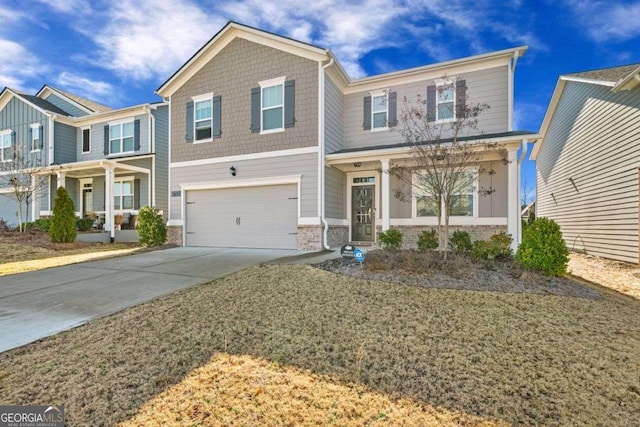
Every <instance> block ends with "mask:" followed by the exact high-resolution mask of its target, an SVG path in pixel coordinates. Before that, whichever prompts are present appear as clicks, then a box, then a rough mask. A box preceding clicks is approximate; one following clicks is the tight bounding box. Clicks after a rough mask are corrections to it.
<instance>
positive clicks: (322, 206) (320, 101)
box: [318, 58, 334, 250]
mask: <svg viewBox="0 0 640 427" xmlns="http://www.w3.org/2000/svg"><path fill="white" fill-rule="evenodd" d="M333 63H334V60H333V58H331V59H330V60H329V62H328V63H326V64H325V65H323V66H321V67H319V71H318V74H319V76H318V108H319V110H320V111H319V113H320V114H318V145H319V147H320V152H319V153H318V174H319V175H320V188H319V189H318V191H320V209H319V210H320V221H321V222H322V224H323V225H324V232H323V234H322V245H323V246H324V248H325V249H327V250H329V249H330V246H329V223H327V219H326V218H325V188H324V187H325V176H324V175H325V174H324V168H325V165H324V151H325V147H324V136H325V135H324V121H325V117H324V115H325V114H324V113H325V108H324V107H325V105H324V92H325V87H324V80H325V76H324V74H325V69H327V67H329V66H331V65H333Z"/></svg>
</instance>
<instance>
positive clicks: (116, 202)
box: [113, 196, 120, 209]
mask: <svg viewBox="0 0 640 427" xmlns="http://www.w3.org/2000/svg"><path fill="white" fill-rule="evenodd" d="M113 208H114V209H120V197H119V196H115V197H114V198H113Z"/></svg>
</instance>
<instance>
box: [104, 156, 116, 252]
mask: <svg viewBox="0 0 640 427" xmlns="http://www.w3.org/2000/svg"><path fill="white" fill-rule="evenodd" d="M113 176H114V171H113V167H111V166H104V228H105V230H109V234H110V236H111V241H112V242H113V241H114V239H115V237H116V228H115V227H114V223H113V219H114V218H113V215H114V208H113Z"/></svg>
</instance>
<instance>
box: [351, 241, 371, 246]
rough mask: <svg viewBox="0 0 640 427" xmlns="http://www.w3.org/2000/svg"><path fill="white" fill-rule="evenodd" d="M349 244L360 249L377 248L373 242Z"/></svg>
mask: <svg viewBox="0 0 640 427" xmlns="http://www.w3.org/2000/svg"><path fill="white" fill-rule="evenodd" d="M349 244H351V245H353V246H360V247H375V246H377V245H376V243H375V242H349Z"/></svg>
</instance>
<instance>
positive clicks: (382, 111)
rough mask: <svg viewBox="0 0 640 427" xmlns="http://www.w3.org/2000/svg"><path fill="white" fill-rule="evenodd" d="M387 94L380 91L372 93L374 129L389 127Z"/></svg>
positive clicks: (372, 121)
mask: <svg viewBox="0 0 640 427" xmlns="http://www.w3.org/2000/svg"><path fill="white" fill-rule="evenodd" d="M387 105H388V103H387V94H386V93H378V94H372V95H371V123H372V127H371V129H372V130H375V129H387V113H388V108H387Z"/></svg>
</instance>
